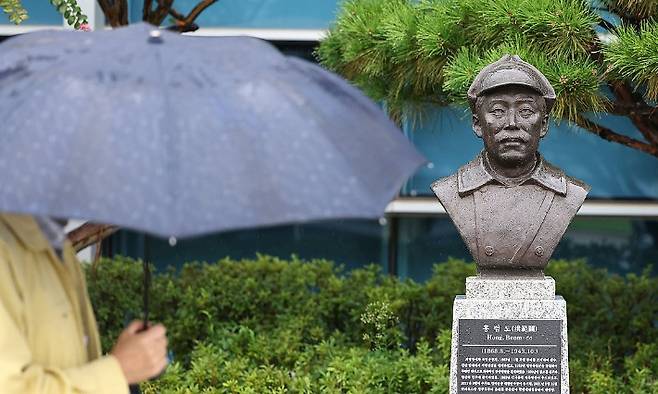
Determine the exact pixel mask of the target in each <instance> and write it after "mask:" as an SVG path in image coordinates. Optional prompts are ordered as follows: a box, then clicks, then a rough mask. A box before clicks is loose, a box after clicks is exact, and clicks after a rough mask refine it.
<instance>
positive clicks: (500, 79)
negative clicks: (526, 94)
mask: <svg viewBox="0 0 658 394" xmlns="http://www.w3.org/2000/svg"><path fill="white" fill-rule="evenodd" d="M506 85H521V86H527V87H529V88H531V89H533V90H535V91H537V92H539V93H540V94H541V95H542V96H543V97H544V100H546V112H550V111H551V108H552V107H553V104H554V103H555V90H553V86H551V83H550V82H548V79H546V77H545V76H544V75H543V74H542V73H541V72H540V71H539V70H537V69H536V68H535V67H534V66H533V65H532V64H530V63H527V62H524V61H523V60H521V58H520V57H518V56H517V55H504V56H503V57H501V58H500V59H499V60H498V61H496V62H494V63H491V64H489V65H488V66H486V67H485V68H483V69H482V71H480V73H479V74H478V75H477V76H476V77H475V80H473V83H472V84H471V87H470V88H469V89H468V92H467V96H468V103H469V104H470V106H471V110H472V111H473V110H475V101H476V100H477V98H478V96H481V95H482V93H484V92H486V91H488V90H492V89H495V88H498V87H501V86H506Z"/></svg>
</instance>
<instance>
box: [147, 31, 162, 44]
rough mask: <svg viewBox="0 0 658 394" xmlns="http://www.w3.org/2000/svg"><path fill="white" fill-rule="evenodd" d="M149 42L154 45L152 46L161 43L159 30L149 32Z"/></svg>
mask: <svg viewBox="0 0 658 394" xmlns="http://www.w3.org/2000/svg"><path fill="white" fill-rule="evenodd" d="M149 42H151V43H154V44H160V43H162V32H160V30H157V29H155V30H151V31H150V32H149Z"/></svg>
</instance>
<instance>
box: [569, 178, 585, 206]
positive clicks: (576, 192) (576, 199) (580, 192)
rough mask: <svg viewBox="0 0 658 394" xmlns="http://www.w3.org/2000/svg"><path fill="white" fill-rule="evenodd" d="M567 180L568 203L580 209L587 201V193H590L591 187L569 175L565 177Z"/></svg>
mask: <svg viewBox="0 0 658 394" xmlns="http://www.w3.org/2000/svg"><path fill="white" fill-rule="evenodd" d="M565 178H566V180H567V196H566V198H567V201H569V202H570V204H571V205H574V206H576V207H577V208H580V206H581V205H582V204H583V202H584V201H585V197H587V193H589V190H590V186H589V185H588V184H586V183H585V182H583V181H581V180H579V179H576V178H572V177H570V176H568V175H565Z"/></svg>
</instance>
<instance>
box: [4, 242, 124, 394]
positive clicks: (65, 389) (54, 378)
mask: <svg viewBox="0 0 658 394" xmlns="http://www.w3.org/2000/svg"><path fill="white" fill-rule="evenodd" d="M21 304H22V297H21V294H20V287H19V284H17V283H16V278H15V276H14V273H13V272H11V268H10V266H9V262H8V254H7V251H6V249H5V248H4V247H3V245H2V244H0V388H1V389H0V391H2V393H3V394H91V393H94V394H127V393H128V384H127V383H126V380H125V377H124V375H123V372H122V370H121V367H120V365H119V363H118V361H117V360H116V358H115V357H113V356H105V357H101V358H99V359H97V360H94V361H92V362H89V363H87V364H84V365H81V366H79V367H75V368H68V369H58V368H46V367H44V366H41V365H38V364H35V363H34V362H33V361H32V355H31V354H30V349H29V347H28V345H27V341H26V339H25V338H24V336H23V334H22V332H21V331H20V330H19V328H18V326H17V324H16V320H15V319H16V318H20V313H17V312H16V311H19V310H20V305H21ZM10 311H14V313H13V314H12V313H10ZM44 329H48V328H47V327H44Z"/></svg>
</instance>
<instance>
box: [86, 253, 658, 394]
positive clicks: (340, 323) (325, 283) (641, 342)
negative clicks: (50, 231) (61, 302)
mask: <svg viewBox="0 0 658 394" xmlns="http://www.w3.org/2000/svg"><path fill="white" fill-rule="evenodd" d="M141 270H142V268H141V263H140V262H137V261H132V260H130V259H122V258H118V259H114V260H103V261H101V262H100V264H99V265H98V268H97V269H96V270H95V271H93V272H92V270H91V269H90V270H88V275H87V276H88V283H89V289H90V296H91V298H92V302H93V304H94V307H95V310H96V314H97V318H98V322H99V328H100V330H101V332H102V333H103V347H104V350H108V349H109V348H110V347H111V345H112V343H113V341H114V339H115V338H116V336H117V335H118V333H119V332H120V331H121V329H122V328H123V326H124V324H125V323H126V322H127V321H128V320H130V319H131V318H133V317H139V315H140V309H141V296H140V286H141ZM474 271H475V269H474V265H473V264H467V263H464V262H463V261H456V260H451V261H448V262H446V263H442V264H437V265H436V266H435V268H434V275H433V276H432V278H431V279H430V280H429V281H427V282H426V283H422V284H419V283H415V282H413V281H410V280H398V279H395V278H392V277H389V276H387V275H382V274H381V273H380V272H379V271H378V269H377V267H375V266H371V267H367V268H364V269H357V270H352V271H349V272H344V271H343V270H342V269H341V268H340V267H336V266H335V265H334V264H332V263H331V262H328V261H324V260H313V261H301V260H299V259H297V258H295V257H292V258H291V259H290V260H289V261H284V260H280V259H277V258H275V257H270V256H258V258H257V259H255V260H243V261H233V260H228V259H226V260H221V261H219V262H217V263H216V264H200V263H189V264H186V265H185V266H184V267H183V269H182V270H181V271H180V272H173V271H171V272H167V273H162V274H158V275H156V276H155V277H154V278H153V290H152V292H151V294H152V296H151V297H152V302H151V304H152V316H153V319H154V320H157V321H162V322H164V324H165V325H166V326H167V328H168V335H169V340H170V347H171V349H172V351H173V353H174V359H175V362H174V363H173V364H172V365H171V366H170V367H169V368H168V371H167V373H166V374H165V375H164V376H163V377H162V378H160V379H159V380H157V381H155V382H151V383H148V384H144V385H143V390H144V392H145V394H148V393H215V392H216V393H270V392H273V393H283V392H290V393H319V392H326V393H361V392H367V393H447V392H448V377H449V373H448V372H449V356H450V325H451V313H452V300H453V298H454V296H455V295H456V294H463V293H464V279H465V277H466V276H468V275H473V274H474ZM648 272H649V271H647V272H646V273H644V274H643V275H628V276H626V277H619V276H616V275H611V274H608V273H607V272H606V271H603V270H599V269H593V268H591V267H590V266H588V265H587V264H586V263H585V262H583V261H554V262H552V263H551V264H550V265H549V270H548V274H549V275H551V276H553V277H555V279H556V281H557V291H558V293H559V294H561V295H563V296H564V297H565V299H566V300H567V302H568V315H569V316H568V319H569V321H568V324H569V353H570V370H571V390H572V393H596V394H599V393H658V378H657V377H658V279H657V278H653V277H651V276H650V275H649V273H648Z"/></svg>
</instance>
